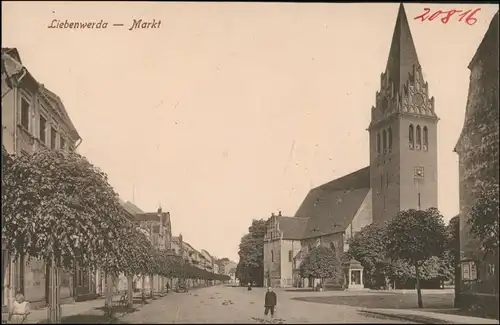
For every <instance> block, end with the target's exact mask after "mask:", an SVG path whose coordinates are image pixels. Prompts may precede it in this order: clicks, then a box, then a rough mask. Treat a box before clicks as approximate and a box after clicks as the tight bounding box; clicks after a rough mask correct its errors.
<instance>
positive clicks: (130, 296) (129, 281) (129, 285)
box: [127, 275, 134, 307]
mask: <svg viewBox="0 0 500 325" xmlns="http://www.w3.org/2000/svg"><path fill="white" fill-rule="evenodd" d="M133 286H134V279H133V277H132V276H131V275H130V276H128V277H127V300H128V305H129V306H130V307H132V306H133V305H134V290H133V288H132V287H133Z"/></svg>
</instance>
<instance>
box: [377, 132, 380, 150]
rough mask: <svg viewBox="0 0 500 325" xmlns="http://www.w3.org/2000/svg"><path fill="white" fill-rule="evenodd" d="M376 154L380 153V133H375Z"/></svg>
mask: <svg viewBox="0 0 500 325" xmlns="http://www.w3.org/2000/svg"><path fill="white" fill-rule="evenodd" d="M377 153H378V154H379V153H380V133H378V132H377Z"/></svg>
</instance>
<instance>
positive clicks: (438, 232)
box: [387, 208, 447, 308]
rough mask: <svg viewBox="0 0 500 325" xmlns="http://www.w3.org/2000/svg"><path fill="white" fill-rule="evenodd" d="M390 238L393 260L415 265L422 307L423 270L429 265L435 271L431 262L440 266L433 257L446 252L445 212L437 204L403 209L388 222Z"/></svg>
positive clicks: (388, 242) (389, 244)
mask: <svg viewBox="0 0 500 325" xmlns="http://www.w3.org/2000/svg"><path fill="white" fill-rule="evenodd" d="M387 239H388V241H387V251H388V253H389V256H390V257H391V258H392V260H402V261H404V262H408V263H409V264H410V265H412V266H413V267H414V269H415V278H416V280H417V295H418V306H419V308H422V307H423V303H422V292H421V290H420V279H421V275H420V271H422V269H427V273H430V274H431V275H432V272H433V271H434V269H431V266H436V263H435V261H434V258H433V257H442V256H443V254H444V252H445V248H446V244H447V233H446V227H445V224H444V220H443V216H442V215H441V214H440V213H439V211H438V210H437V209H435V208H430V209H427V210H425V211H423V210H413V209H410V210H403V211H400V212H399V213H398V214H397V215H396V217H394V219H392V221H391V222H390V223H389V224H388V226H387ZM431 258H432V259H431ZM429 259H430V260H429ZM428 260H429V261H428Z"/></svg>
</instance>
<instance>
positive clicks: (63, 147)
mask: <svg viewBox="0 0 500 325" xmlns="http://www.w3.org/2000/svg"><path fill="white" fill-rule="evenodd" d="M59 144H60V148H61V150H64V149H65V146H66V140H64V138H63V137H60V138H59Z"/></svg>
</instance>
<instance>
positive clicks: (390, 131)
mask: <svg viewBox="0 0 500 325" xmlns="http://www.w3.org/2000/svg"><path fill="white" fill-rule="evenodd" d="M387 137H388V138H389V152H391V151H392V129H391V128H389V129H388V130H387Z"/></svg>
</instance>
